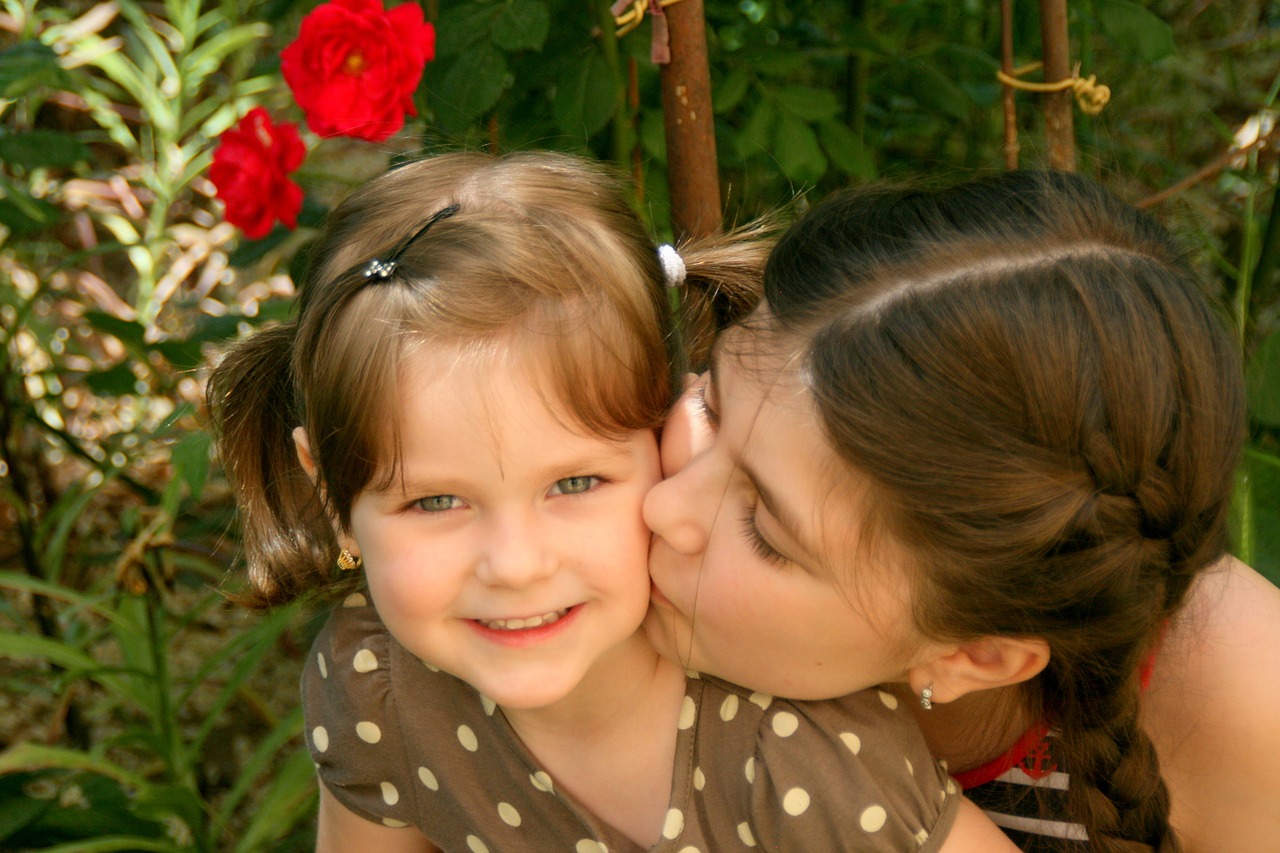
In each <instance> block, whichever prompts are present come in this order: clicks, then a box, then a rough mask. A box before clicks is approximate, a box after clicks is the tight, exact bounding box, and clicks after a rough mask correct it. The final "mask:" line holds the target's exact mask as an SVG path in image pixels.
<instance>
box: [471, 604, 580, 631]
mask: <svg viewBox="0 0 1280 853" xmlns="http://www.w3.org/2000/svg"><path fill="white" fill-rule="evenodd" d="M572 609H573V608H571V607H566V608H564V609H563V610H553V611H551V612H550V613H543V614H542V615H541V616H530V617H528V618H526V619H477V620H476V622H478V623H479V624H481V625H483V626H484V627H486V628H488V629H489V630H491V631H523V630H527V629H529V628H541V627H542V626H543V625H550V624H552V623H553V622H559V621H560V619H561V618H562V617H564V616H565V615H567V614H568V612H569V611H570V610H572Z"/></svg>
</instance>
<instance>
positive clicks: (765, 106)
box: [736, 99, 778, 160]
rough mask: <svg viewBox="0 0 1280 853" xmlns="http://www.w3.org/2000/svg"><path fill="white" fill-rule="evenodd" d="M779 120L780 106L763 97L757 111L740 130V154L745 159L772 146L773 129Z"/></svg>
mask: <svg viewBox="0 0 1280 853" xmlns="http://www.w3.org/2000/svg"><path fill="white" fill-rule="evenodd" d="M777 122H778V108H777V107H775V106H774V105H773V101H771V100H765V99H761V100H760V102H759V103H757V104H756V109H755V112H753V113H752V114H751V117H750V118H748V119H747V123H746V124H745V125H743V127H742V130H740V131H738V138H737V140H736V141H737V144H738V154H739V155H741V157H742V158H743V159H744V160H745V159H747V158H748V157H751V156H753V155H755V154H759V153H761V152H767V151H769V150H770V148H771V147H772V141H773V131H774V127H775V126H776V125H777Z"/></svg>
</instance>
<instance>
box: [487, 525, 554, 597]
mask: <svg viewBox="0 0 1280 853" xmlns="http://www.w3.org/2000/svg"><path fill="white" fill-rule="evenodd" d="M488 528H489V529H488V530H487V531H486V532H485V534H484V535H485V541H484V542H483V545H482V548H483V551H482V554H481V557H480V561H479V565H478V566H477V569H476V575H477V577H479V579H480V581H481V582H482V583H485V584H487V585H489V586H502V587H508V588H510V589H522V588H524V587H528V586H531V585H533V584H534V583H536V582H537V581H539V580H541V579H542V578H545V577H547V576H548V575H550V574H551V573H552V572H554V571H555V560H554V557H553V555H552V553H551V550H550V549H548V548H547V547H545V545H544V543H543V537H542V536H541V535H539V533H538V524H537V519H535V518H523V517H521V518H512V517H507V518H501V519H495V520H494V523H493V524H491V525H488Z"/></svg>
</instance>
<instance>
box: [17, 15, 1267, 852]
mask: <svg viewBox="0 0 1280 853" xmlns="http://www.w3.org/2000/svg"><path fill="white" fill-rule="evenodd" d="M409 2H410V4H411V5H413V6H414V8H415V9H421V11H422V13H423V14H422V18H423V19H425V20H426V21H428V22H433V23H434V33H433V37H432V38H433V42H434V43H433V49H431V50H428V49H427V47H426V41H427V38H428V37H427V35H426V32H425V30H424V29H421V28H420V27H421V25H420V23H417V21H419V20H420V19H417V18H414V17H413V12H412V11H405V12H395V9H397V8H399V6H400V5H402V4H393V5H392V9H391V10H389V11H388V12H387V13H386V14H387V16H390V15H396V16H398V17H396V18H395V20H396V22H397V29H396V31H397V32H402V33H403V32H408V31H410V30H412V31H413V32H414V33H416V35H415V36H414V38H413V39H409V40H407V41H398V40H388V39H383V40H382V42H388V43H393V45H397V47H396V49H395V50H394V51H392V52H391V53H390V54H388V55H387V56H383V57H382V58H379V55H377V54H375V53H373V52H371V49H370V48H368V46H367V45H368V44H375V45H376V44H380V43H382V42H379V40H378V39H377V38H374V39H373V41H372V42H364V44H365V45H366V47H365V48H364V49H363V50H364V52H358V53H355V54H352V55H355V56H357V58H358V61H356V62H355V63H354V64H349V65H347V66H344V67H345V68H346V69H347V70H348V71H351V72H352V73H355V72H357V71H359V72H362V73H363V72H365V71H366V70H367V69H372V70H368V71H367V73H368V74H373V73H374V71H376V69H377V67H379V66H378V63H379V62H381V63H384V65H385V64H386V63H390V65H386V67H391V68H394V69H398V70H397V71H396V73H395V74H392V75H390V76H389V77H386V78H383V79H382V82H380V83H379V82H377V80H375V78H373V77H369V78H368V80H367V82H368V86H367V88H366V89H365V90H364V91H357V92H356V98H355V100H352V101H343V102H341V103H343V104H345V105H346V106H345V107H343V108H342V109H336V110H335V109H333V108H329V109H328V112H327V113H326V114H324V115H318V114H317V113H316V109H317V108H316V107H315V104H316V103H320V104H333V103H336V102H335V101H334V100H333V99H332V97H327V98H320V99H318V100H317V99H316V98H314V97H313V96H314V94H315V92H314V90H315V89H316V87H321V86H322V84H323V85H329V84H331V83H332V81H328V82H326V79H322V78H321V77H320V76H318V74H317V73H315V72H309V73H308V74H304V75H303V76H302V77H301V78H299V77H297V76H296V75H295V76H294V77H293V78H291V79H290V83H291V84H292V85H293V87H294V90H295V91H294V92H291V90H290V87H289V86H287V85H286V83H285V80H286V78H290V73H291V72H289V70H288V68H285V69H284V70H283V71H282V68H281V55H282V53H286V56H287V57H288V56H292V57H295V58H294V59H293V60H288V59H286V63H285V64H286V66H287V65H288V62H289V61H294V62H298V63H301V67H303V68H307V67H308V66H306V57H305V51H304V50H303V49H302V48H303V47H305V46H306V43H307V42H308V41H309V40H320V39H325V38H335V37H339V36H342V35H343V33H344V28H343V27H341V26H338V27H334V26H332V24H330V25H328V26H327V28H326V26H325V25H323V24H324V21H323V19H322V18H320V17H310V16H311V15H312V14H313V13H314V12H315V11H316V9H317V7H318V6H321V4H318V3H316V2H314V0H268V2H250V0H216V2H215V0H203V2H202V0H163V2H161V0H153V2H138V0H108V2H93V0H62V2H57V3H53V2H37V0H0V163H2V166H0V238H2V239H3V241H4V242H3V251H0V344H2V346H0V390H2V392H3V393H2V396H0V495H3V497H4V502H3V503H2V504H0V519H3V521H2V523H0V590H3V592H2V594H0V679H3V684H4V691H3V694H0V720H2V721H3V722H2V723H0V747H3V748H4V749H3V752H0V848H3V849H13V850H24V849H39V850H57V851H72V850H82V851H90V850H92V851H110V850H166V851H169V850H184V851H186V850H200V851H214V850H219V851H220V850H227V851H232V850H234V851H255V850H268V849H271V850H292V849H297V850H305V849H309V848H310V846H311V844H312V839H311V837H310V832H311V830H310V822H311V820H312V814H313V808H314V782H313V779H312V768H311V765H310V762H309V760H308V759H307V757H306V755H305V752H304V751H303V750H302V749H301V741H300V725H301V723H300V717H299V713H298V707H297V706H298V702H297V698H296V692H297V678H298V671H299V664H300V658H301V656H302V654H303V653H304V652H305V649H306V648H307V645H308V643H309V640H310V636H311V633H312V631H313V630H314V622H315V613H314V608H313V607H312V606H310V605H308V604H306V603H305V602H304V603H302V604H299V605H295V606H293V607H289V608H285V609H282V610H279V611H274V612H271V613H246V612H242V611H239V610H237V609H236V608H235V607H233V606H232V605H230V604H229V603H228V602H227V599H226V596H225V593H226V592H234V590H235V588H236V585H237V583H238V582H239V581H238V578H237V576H236V572H235V569H236V525H235V520H234V517H233V513H232V510H231V506H230V500H229V495H228V491H227V488H226V484H225V481H224V480H223V478H222V476H221V474H220V472H219V470H218V469H217V467H216V465H212V464H211V459H210V455H209V451H210V441H209V436H208V434H207V432H206V431H205V430H204V421H203V419H202V417H201V414H200V411H199V400H200V395H201V382H202V375H203V374H202V369H203V365H205V364H207V362H208V360H209V359H210V358H211V357H214V355H215V354H216V351H217V349H218V346H219V344H220V343H221V342H223V341H226V340H228V339H230V338H232V337H234V336H236V335H240V334H243V333H244V332H246V331H247V330H248V329H250V328H252V327H254V326H256V325H258V324H260V323H263V322H267V321H270V320H271V319H274V318H278V317H282V316H284V315H285V314H286V313H287V311H288V308H289V301H290V297H291V296H292V294H293V283H294V281H296V280H297V277H298V271H299V269H300V268H301V264H302V263H303V262H304V261H305V257H306V246H307V243H308V241H309V240H310V239H311V238H312V237H313V235H314V233H315V228H316V227H317V226H318V224H319V223H320V222H321V221H322V219H323V217H324V215H325V212H326V211H327V210H328V209H329V208H330V207H331V206H332V205H333V204H334V203H335V202H336V201H337V200H338V199H339V198H340V197H341V196H342V195H343V194H344V193H345V192H346V191H347V190H348V189H349V188H350V187H352V186H354V185H355V184H357V183H359V182H361V181H362V180H364V179H366V178H368V177H371V176H373V175H375V174H377V173H379V172H381V171H383V170H384V169H386V168H387V167H388V165H389V164H392V163H394V162H396V161H398V160H401V159H403V158H408V157H415V156H420V155H421V154H423V153H430V152H434V151H439V150H444V149H447V148H452V147H459V146H462V147H470V148H484V149H488V150H493V151H503V150H510V149H516V148H529V147H542V148H559V149H568V150H574V151H578V152H584V153H588V154H590V155H593V156H596V157H598V158H601V159H604V160H609V161H612V162H614V163H616V164H617V165H618V167H619V168H621V169H626V170H629V171H630V172H631V173H632V174H633V175H634V176H635V177H636V179H637V180H636V205H637V207H638V209H640V210H641V211H642V212H643V214H644V215H645V216H646V217H647V218H648V220H649V221H650V223H651V225H652V226H653V229H654V231H655V234H656V235H658V236H659V237H662V238H667V237H669V236H670V232H671V227H672V226H671V218H670V214H669V211H668V191H667V172H666V157H667V153H666V147H665V144H664V139H663V133H664V130H663V120H662V112H661V99H660V94H659V74H658V71H657V69H656V68H655V67H654V65H653V64H652V63H651V62H650V60H649V51H650V44H649V28H650V23H649V22H648V21H647V20H646V21H645V22H644V23H643V24H642V25H641V26H640V27H639V28H638V30H637V31H636V32H635V33H633V34H630V35H627V36H625V37H623V38H621V39H619V38H618V37H617V36H616V27H615V25H614V20H613V15H612V13H611V11H610V10H609V8H608V7H607V4H606V3H605V2H603V0H595V2H587V3H584V2H580V0H452V2H448V3H441V2H438V0H423V2H422V3H421V4H420V6H419V5H417V4H413V3H412V0H409ZM338 5H341V6H342V8H343V9H345V10H346V12H344V14H345V13H351V14H356V15H358V16H364V17H363V18H362V20H365V22H366V23H369V26H375V27H376V26H382V24H381V23H379V21H382V18H381V17H379V16H382V15H383V10H382V6H381V4H380V3H379V0H335V2H334V3H330V4H326V5H325V6H324V7H323V8H325V9H326V10H327V11H326V12H325V14H326V15H329V14H333V10H334V9H335V8H337V6H338ZM705 7H706V17H707V27H708V41H709V49H710V62H711V77H712V87H713V88H712V91H713V105H714V114H715V116H714V120H715V130H716V139H717V153H718V157H719V171H720V175H721V183H722V187H723V191H724V201H725V209H726V210H727V212H728V213H727V218H729V219H732V220H738V221H741V220H743V219H746V218H748V217H750V216H751V215H753V214H755V213H757V212H759V211H762V210H767V209H772V208H777V207H779V206H781V205H783V204H787V203H790V202H792V201H793V200H796V199H799V201H798V202H797V203H796V204H797V207H799V208H800V209H803V207H804V204H805V201H804V199H805V198H807V197H818V196H820V195H821V194H823V193H825V192H827V191H829V190H830V189H832V188H834V187H837V186H840V185H843V184H846V183H848V182H851V181H865V180H872V179H876V178H880V177H915V176H919V177H922V178H926V179H933V178H934V177H936V176H955V175H961V174H968V173H971V172H973V171H976V170H989V169H996V168H1001V167H1002V163H1003V157H1002V146H1003V145H1004V140H1003V120H1002V117H1001V109H1000V103H1001V96H1002V90H1001V86H1000V84H999V83H998V82H997V80H996V77H995V71H996V70H997V68H999V66H1000V59H999V57H1000V13H999V4H995V3H984V2H980V0H962V1H961V2H956V0H845V2H834V0H802V1H801V2H789V3H779V2H767V0H706V2H705ZM1069 12H1070V18H1069V22H1070V35H1071V45H1072V48H1073V50H1072V58H1073V60H1075V61H1078V62H1079V63H1080V65H1081V74H1082V75H1088V74H1096V75H1097V76H1098V78H1099V80H1101V81H1102V82H1105V83H1108V84H1109V85H1110V86H1111V87H1112V99H1111V102H1110V104H1109V105H1108V106H1107V107H1106V109H1105V110H1104V111H1103V112H1102V113H1101V114H1100V115H1098V116H1096V117H1090V116H1086V115H1083V114H1081V113H1077V114H1076V133H1075V141H1076V145H1077V150H1078V152H1079V154H1078V156H1079V163H1080V168H1081V170H1082V171H1084V172H1086V173H1088V174H1091V175H1093V176H1094V177H1096V178H1097V179H1099V180H1100V181H1102V182H1103V183H1105V184H1107V185H1109V186H1111V187H1112V188H1113V189H1115V190H1116V191H1117V192H1119V193H1120V194H1121V195H1122V196H1124V197H1126V198H1128V199H1130V200H1132V201H1134V202H1137V203H1142V204H1144V205H1145V206H1148V207H1149V209H1150V210H1151V211H1152V212H1153V213H1154V214H1155V215H1156V216H1158V217H1159V218H1161V219H1163V220H1164V221H1166V222H1167V223H1169V224H1170V225H1171V226H1172V227H1173V228H1174V229H1175V230H1176V231H1177V232H1178V233H1179V234H1180V235H1181V236H1182V237H1183V239H1184V241H1185V242H1186V244H1187V246H1188V249H1189V251H1190V252H1191V253H1192V256H1193V258H1194V260H1195V262H1196V264H1197V265H1198V267H1199V268H1200V269H1201V270H1202V272H1203V273H1204V280H1205V282H1206V288H1207V289H1208V290H1209V292H1210V295H1211V296H1212V297H1213V298H1215V299H1216V300H1218V302H1219V304H1221V305H1222V307H1223V310H1224V312H1225V313H1226V314H1227V315H1228V316H1229V317H1230V318H1231V320H1232V322H1234V323H1235V324H1236V327H1237V328H1238V329H1239V330H1240V340H1241V346H1242V348H1243V350H1244V352H1245V353H1246V354H1247V356H1248V358H1249V380H1250V405H1251V408H1250V411H1251V417H1252V423H1251V429H1252V440H1251V444H1250V447H1249V450H1248V452H1247V454H1246V458H1245V460H1244V462H1243V464H1242V466H1241V469H1240V475H1239V489H1238V494H1237V498H1238V500H1237V506H1236V509H1237V511H1236V515H1235V520H1236V534H1237V535H1236V552H1237V554H1239V555H1240V556H1241V557H1242V558H1243V559H1245V560H1246V561H1247V562H1250V563H1252V564H1254V565H1255V566H1257V567H1258V568H1259V569H1260V570H1262V571H1263V572H1264V573H1267V574H1268V575H1269V576H1270V577H1271V578H1272V579H1273V580H1276V579H1280V288H1278V287H1277V285H1278V284H1280V282H1278V281H1277V279H1278V278H1280V275H1278V271H1277V256H1278V255H1280V216H1278V214H1277V205H1276V203H1275V201H1276V199H1275V193H1276V184H1277V157H1276V144H1275V142H1276V134H1277V131H1276V129H1275V124H1276V121H1275V115H1276V98H1277V89H1278V87H1280V69H1277V67H1276V62H1275V57H1276V56H1277V55H1280V51H1278V48H1280V30H1278V25H1280V3H1277V2H1268V0H1235V2H1230V3H1227V2H1221V0H1219V2H1215V1H1214V0H1156V2H1151V3H1146V4H1139V3H1136V2H1131V0H1080V1H1079V2H1073V3H1071V4H1070V7H1069ZM405 16H408V17H405ZM304 19H306V20H307V21H309V22H310V23H308V24H305V25H304ZM317 21H319V22H320V23H319V24H317V23H316V22H317ZM370 22H371V23H370ZM305 27H310V28H311V29H310V32H311V35H305V32H306V30H305ZM414 27H419V29H413V28H414ZM374 32H375V35H376V31H374ZM335 33H336V34H337V35H335ZM1012 34H1013V43H1014V48H1015V55H1016V59H1017V62H1018V63H1019V64H1021V63H1022V62H1024V61H1028V60H1034V59H1037V58H1039V55H1040V48H1041V45H1040V38H1041V35H1040V24H1039V19H1038V13H1037V9H1036V7H1035V5H1034V4H1030V3H1026V2H1022V3H1016V4H1014V8H1013V18H1012ZM367 35H368V34H367V33H366V36H367ZM299 43H303V44H302V46H300V47H295V48H294V49H293V52H292V53H288V52H286V50H285V49H286V47H289V46H290V45H297V44H299ZM415 50H416V51H418V53H417V54H413V51H415ZM409 54H412V56H409ZM419 54H420V55H419ZM432 54H434V59H432ZM406 56H409V59H408V60H406V59H405V57H406ZM428 60H430V61H428ZM396 63H400V64H398V65H397V64H396ZM406 63H407V64H406ZM423 63H425V69H424V70H421V71H420V73H421V75H422V77H421V83H420V84H419V85H415V86H408V87H404V86H403V85H402V84H403V82H404V80H405V79H408V78H411V77H412V73H413V69H414V68H418V69H423ZM406 68H407V69H409V70H408V71H405V70H404V69H406ZM299 79H301V81H302V82H299ZM336 79H337V83H336V84H333V85H337V84H341V82H342V80H341V79H340V78H336ZM388 81H390V82H388ZM397 81H399V84H401V85H400V86H399V87H398V88H397V85H396V83H397ZM299 86H301V87H302V90H298V88H299ZM406 88H407V90H406V91H402V89H406ZM1017 103H1018V107H1019V110H1018V121H1017V130H1018V133H1019V141H1020V144H1021V155H1020V156H1021V162H1022V163H1023V165H1027V166H1038V165H1044V163H1045V157H1046V154H1045V144H1044V139H1045V136H1046V134H1045V131H1044V123H1043V119H1042V117H1041V112H1040V110H1039V108H1038V107H1039V103H1038V96H1034V95H1027V94H1019V95H1018V96H1017ZM299 104H302V105H303V106H299ZM304 107H306V108H305V109H304ZM366 107H367V108H368V109H367V110H366V109H365V108H366ZM258 108H261V112H258V113H254V111H255V110H256V109H258ZM321 109H325V108H324V107H321ZM251 113H254V115H255V116H257V117H256V118H247V117H250V114H251ZM344 122H345V124H344ZM401 123H403V126H401ZM293 128H297V129H296V130H294V129H293ZM321 134H327V135H321ZM293 135H296V138H297V139H298V140H299V141H300V143H301V145H302V148H303V150H302V151H301V152H298V151H296V150H294V149H292V148H291V146H292V144H293V143H292V142H291V141H290V140H292V139H293V138H294V136H293ZM237 140H238V142H237ZM237 145H238V146H239V147H237ZM215 151H217V152H219V153H218V154H217V155H215ZM298 153H301V154H302V155H303V157H305V160H304V161H303V162H302V163H301V165H299V163H298V160H301V159H303V157H298V156H295V155H296V154H298ZM215 156H216V158H217V160H218V161H219V162H221V163H223V164H230V165H229V166H226V167H225V168H223V169H222V171H221V172H219V169H218V168H214V169H211V165H212V164H213V163H214V162H215ZM228 168H229V169H230V172H228V171H227V169H228ZM246 175H247V176H249V177H252V178H254V180H267V179H269V183H265V184H255V183H253V182H250V183H248V184H244V183H242V184H240V185H239V186H240V189H237V188H236V178H237V176H239V178H241V179H243V178H245V176H246ZM215 181H216V184H215ZM246 186H247V187H249V188H250V189H252V188H253V187H255V186H257V187H258V188H259V189H260V188H261V187H262V186H272V187H273V188H276V189H279V192H274V191H273V192H272V193H259V196H260V198H259V200H258V202H257V204H258V205H259V206H258V207H252V208H248V209H246V208H245V207H243V206H238V205H242V204H243V203H244V202H245V201H246V199H251V194H249V193H246V192H245V187H246ZM289 186H295V187H297V189H298V195H297V197H294V196H293V195H292V191H290V190H288V187H289ZM298 198H300V202H299V201H298ZM263 199H265V201H264V200H263ZM224 202H225V204H224ZM255 217H256V218H255ZM233 222H234V223H235V224H232V223H233ZM251 223H252V224H251ZM237 226H239V227H237ZM250 233H251V234H252V236H253V238H255V239H251V238H250V237H249V236H247V235H249V234H250Z"/></svg>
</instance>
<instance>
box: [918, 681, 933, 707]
mask: <svg viewBox="0 0 1280 853" xmlns="http://www.w3.org/2000/svg"><path fill="white" fill-rule="evenodd" d="M920 707H921V708H924V709H925V710H926V711H932V710H933V685H932V684H930V685H929V686H928V687H926V688H925V689H924V690H921V691H920Z"/></svg>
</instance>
